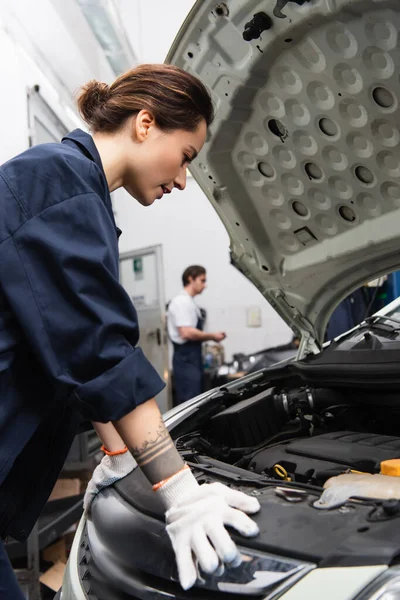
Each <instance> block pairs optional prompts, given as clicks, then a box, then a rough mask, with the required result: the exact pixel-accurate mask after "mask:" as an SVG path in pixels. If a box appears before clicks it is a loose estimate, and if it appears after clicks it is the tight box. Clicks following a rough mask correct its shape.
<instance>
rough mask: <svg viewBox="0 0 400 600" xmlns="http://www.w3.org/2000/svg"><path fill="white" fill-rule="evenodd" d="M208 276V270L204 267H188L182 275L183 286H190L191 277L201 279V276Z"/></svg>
mask: <svg viewBox="0 0 400 600" xmlns="http://www.w3.org/2000/svg"><path fill="white" fill-rule="evenodd" d="M205 274H206V270H205V268H204V267H201V266H200V265H191V266H190V267H187V269H185V270H184V271H183V275H182V282H183V285H184V286H186V285H189V283H190V281H189V277H191V278H192V279H196V278H197V277H200V275H205Z"/></svg>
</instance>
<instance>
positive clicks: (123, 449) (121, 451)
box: [101, 446, 128, 456]
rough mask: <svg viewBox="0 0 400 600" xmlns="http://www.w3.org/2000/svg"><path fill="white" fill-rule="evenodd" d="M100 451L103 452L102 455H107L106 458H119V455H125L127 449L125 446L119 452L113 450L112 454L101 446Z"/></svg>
mask: <svg viewBox="0 0 400 600" xmlns="http://www.w3.org/2000/svg"><path fill="white" fill-rule="evenodd" d="M101 450H103V452H104V454H107V456H119V455H120V454H125V453H126V452H128V448H127V447H126V446H124V448H122V449H121V450H114V451H113V452H110V450H107V448H106V447H105V446H102V447H101Z"/></svg>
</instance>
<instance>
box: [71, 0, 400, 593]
mask: <svg viewBox="0 0 400 600" xmlns="http://www.w3.org/2000/svg"><path fill="white" fill-rule="evenodd" d="M399 31H400V2H399V0H227V1H226V2H222V3H219V4H218V3H217V2H212V1H209V0H200V1H198V2H197V3H196V4H195V6H194V8H193V10H192V11H191V12H190V14H189V16H188V18H187V20H186V21H185V23H184V25H183V27H182V29H181V31H180V32H179V34H178V37H177V39H176V41H175V42H174V45H173V47H172V49H171V51H170V54H169V56H168V59H167V60H168V61H169V62H171V63H174V64H177V65H179V66H180V67H183V68H184V69H186V70H188V71H190V72H191V73H194V74H195V75H198V76H199V77H200V78H201V79H202V81H203V82H204V83H205V84H206V85H207V86H208V87H209V88H210V89H211V91H212V94H213V99H214V101H215V105H216V115H217V116H216V119H215V122H214V123H213V125H212V126H211V129H210V135H209V137H208V139H207V142H206V144H205V146H204V148H203V150H202V152H201V153H200V155H199V158H198V160H196V161H195V163H194V164H193V165H192V167H191V171H192V174H193V176H194V178H195V179H196V180H197V182H198V183H199V185H200V186H201V188H202V189H203V190H204V192H205V194H206V195H207V196H208V198H209V199H210V201H211V202H212V204H213V206H214V207H215V209H216V211H217V212H218V214H219V216H220V217H221V219H222V221H223V222H224V224H225V226H226V228H227V230H228V232H229V235H230V238H231V254H232V261H233V263H234V264H235V265H236V266H237V268H238V269H240V270H241V271H242V272H243V273H244V274H245V275H246V276H247V277H248V278H249V279H250V280H251V281H252V282H253V283H254V285H256V286H257V287H258V289H259V290H260V291H261V292H262V294H263V295H264V296H265V298H266V300H267V301H268V302H270V303H271V305H272V306H273V307H274V308H275V309H276V311H277V312H278V313H279V314H280V315H281V316H282V317H283V318H284V319H285V320H286V321H287V322H288V323H289V324H290V325H291V327H292V329H293V331H294V333H295V335H296V336H298V337H299V338H300V339H301V343H300V348H299V352H298V355H297V358H296V360H289V361H286V362H283V363H280V364H278V365H275V366H273V367H270V368H268V369H264V370H261V371H259V372H257V373H254V374H251V375H248V376H246V377H244V378H243V379H239V380H237V381H235V382H234V383H231V384H228V385H226V386H223V387H221V388H220V389H215V390H213V391H211V392H207V393H206V394H203V395H202V396H200V397H198V398H194V399H193V400H190V401H188V402H187V403H185V404H184V405H181V406H179V407H177V408H176V409H174V410H173V411H171V412H169V413H168V414H167V415H165V422H166V424H167V426H168V428H169V429H170V431H171V434H172V437H173V439H174V440H175V443H176V446H177V448H178V450H179V452H181V454H182V456H183V458H184V460H185V461H186V462H187V463H189V464H190V465H191V467H192V469H193V472H194V474H195V476H196V477H197V478H198V480H199V481H200V482H202V481H222V482H223V483H225V484H228V485H231V486H232V487H234V488H238V489H241V490H245V491H246V492H247V493H250V494H254V495H256V496H257V497H258V498H259V500H260V503H261V507H262V508H261V511H260V513H259V514H258V515H256V516H255V520H256V521H257V523H258V524H259V526H260V535H259V536H257V537H256V538H254V539H244V538H241V537H240V536H239V535H238V534H235V533H234V534H233V537H234V539H235V541H236V543H237V544H238V545H239V547H240V549H241V552H242V555H243V562H242V564H241V565H240V566H239V567H236V568H233V567H232V568H226V569H225V572H224V573H223V574H222V575H219V576H217V575H214V576H206V575H204V574H203V573H201V572H199V578H198V581H197V583H196V586H195V587H194V588H193V589H191V590H189V591H187V592H184V591H183V590H182V589H181V587H180V585H179V583H178V579H177V573H176V566H175V560H174V555H173V551H172V548H171V545H170V542H169V539H168V536H167V535H166V532H165V528H164V519H163V509H162V507H161V505H159V504H158V502H157V499H156V498H155V496H154V494H153V493H152V490H151V487H150V485H149V484H148V483H147V482H146V480H145V478H144V476H143V475H142V473H141V471H140V470H139V469H136V470H134V471H133V472H132V473H131V474H130V475H129V476H128V477H126V478H125V479H124V480H122V481H120V482H118V483H117V484H115V485H114V486H113V487H110V488H108V489H106V490H104V491H103V492H102V493H101V494H99V495H98V497H97V498H96V499H95V501H94V502H93V507H92V511H91V516H90V518H88V519H85V518H83V519H82V521H81V523H80V526H79V529H78V532H77V534H76V538H75V542H74V546H73V548H72V552H71V555H70V559H69V563H68V567H67V572H66V575H65V578H64V583H63V588H62V592H61V593H60V596H61V598H62V600H89V599H90V600H101V599H106V600H133V599H134V598H136V599H141V600H150V599H151V600H161V599H163V600H164V599H166V598H178V599H187V598H194V599H199V600H203V599H204V600H206V599H207V600H234V599H238V598H240V597H243V598H250V597H252V598H258V599H260V600H261V599H263V600H276V599H278V598H280V599H282V600H321V598H324V599H325V600H396V599H400V566H398V565H399V557H400V500H399V499H398V498H400V496H399V495H396V493H395V492H392V491H387V494H386V497H385V489H387V488H385V486H387V483H382V484H380V486H378V488H379V489H378V488H376V489H377V491H376V494H375V496H374V494H371V493H368V494H367V493H365V494H363V493H355V492H354V489H353V488H346V490H345V489H344V488H343V486H342V487H340V486H339V488H337V493H336V492H335V491H334V492H332V491H331V492H329V490H325V491H323V490H324V486H325V485H326V484H327V481H328V480H331V478H333V480H334V481H337V479H335V478H337V477H338V476H342V475H346V474H348V473H349V472H353V475H356V474H355V473H354V472H355V471H358V472H362V473H367V474H378V473H379V472H380V469H381V463H382V462H384V461H386V460H391V459H396V458H399V457H400V302H399V301H395V303H393V304H392V305H391V306H390V307H388V308H387V309H385V310H384V311H382V312H381V313H378V314H377V315H375V316H374V317H372V318H370V319H368V320H367V321H366V322H365V323H364V324H362V325H361V326H359V327H357V328H356V329H354V330H353V331H351V332H349V333H347V334H345V335H343V336H341V337H340V338H339V339H337V340H335V341H333V342H331V343H328V344H325V346H323V339H324V332H325V328H326V325H327V322H328V319H329V316H330V314H331V313H332V311H333V309H334V308H335V306H336V305H337V304H338V303H339V302H340V301H341V300H342V299H343V298H344V297H345V296H347V295H348V294H349V293H350V292H351V291H352V290H354V289H356V288H358V287H359V286H361V285H362V284H364V283H366V282H367V281H369V280H371V279H373V278H375V277H379V276H381V275H383V274H386V273H388V272H391V271H394V270H397V269H399V268H400V109H399V98H400V39H399ZM379 481H383V480H379ZM385 481H387V480H385ZM391 481H393V482H394V485H395V484H396V485H397V482H398V481H400V480H398V479H397V478H396V477H392V478H391Z"/></svg>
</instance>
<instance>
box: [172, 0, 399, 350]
mask: <svg viewBox="0 0 400 600" xmlns="http://www.w3.org/2000/svg"><path fill="white" fill-rule="evenodd" d="M398 31H400V4H399V2H398V0H380V1H378V0H359V1H357V0H262V1H256V0H253V1H249V0H229V1H227V2H226V3H220V4H218V3H217V2H215V1H209V0H199V1H198V2H196V4H195V5H194V7H193V9H192V11H191V12H190V14H189V16H188V17H187V19H186V21H185V23H184V24H183V26H182V28H181V30H180V32H179V34H178V36H177V38H176V40H175V42H174V44H173V46H172V48H171V50H170V53H169V55H168V57H167V62H170V63H173V64H176V65H178V66H180V67H182V68H183V69H185V70H187V71H189V72H191V73H193V74H195V75H197V76H198V77H199V78H200V79H201V80H202V81H203V82H204V83H205V84H206V85H207V86H208V88H209V89H210V90H211V92H212V97H213V101H214V104H215V108H216V118H215V121H214V123H213V124H212V126H211V127H210V131H209V136H208V139H207V141H206V143H205V145H204V148H203V149H202V151H201V153H200V155H199V158H198V160H196V161H195V163H194V164H193V165H192V166H191V172H192V174H193V177H194V178H195V179H196V181H197V182H198V184H199V185H200V187H201V188H202V190H203V191H204V192H205V194H206V195H207V197H208V198H209V200H210V201H211V203H212V205H213V206H214V208H215V210H216V211H217V213H218V215H219V216H220V218H221V219H222V221H223V223H224V225H225V227H226V229H227V231H228V233H229V236H230V240H231V253H232V261H233V263H234V264H235V265H236V266H237V267H238V268H239V269H240V270H241V271H242V272H243V273H244V274H245V275H246V276H247V277H248V278H249V279H250V280H251V281H252V282H253V283H254V284H255V285H256V286H257V288H258V289H259V290H260V291H261V293H262V294H263V295H264V297H265V298H266V299H267V300H268V301H269V302H270V304H271V305H272V306H273V307H274V308H275V309H276V311H277V312H278V313H279V314H280V316H281V317H283V319H284V320H285V321H286V322H287V323H288V324H289V325H290V326H291V327H292V329H293V330H294V332H295V333H296V334H297V335H301V336H302V344H301V351H300V355H301V354H305V353H307V352H308V351H314V352H317V351H318V350H319V348H320V347H321V344H322V341H323V337H324V332H325V328H326V325H327V322H328V319H329V316H330V314H331V313H332V311H333V310H334V308H335V306H336V305H337V304H338V303H339V302H340V301H341V300H342V299H343V298H344V297H346V296H347V295H348V294H349V293H350V292H351V291H352V290H353V289H356V288H357V287H359V286H360V285H362V284H364V283H366V282H367V281H369V280H371V279H373V278H375V277H376V276H379V275H382V274H384V273H387V272H390V271H393V270H395V269H397V268H398V267H399V266H400V253H399V224H400V219H399V217H400V215H399V211H400V152H399V142H400V133H399V112H398V110H399V109H398V98H399V97H400V84H399V77H398V72H399V66H400V51H399V45H398Z"/></svg>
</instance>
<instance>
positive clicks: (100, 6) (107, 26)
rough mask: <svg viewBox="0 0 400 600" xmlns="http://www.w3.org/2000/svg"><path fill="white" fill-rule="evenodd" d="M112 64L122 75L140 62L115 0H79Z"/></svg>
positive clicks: (115, 71)
mask: <svg viewBox="0 0 400 600" xmlns="http://www.w3.org/2000/svg"><path fill="white" fill-rule="evenodd" d="M77 2H78V4H79V6H80V7H81V9H82V12H83V14H84V15H85V17H86V20H87V22H88V23H89V26H90V28H91V29H92V31H93V33H94V35H95V36H96V38H97V40H98V42H99V44H100V46H101V47H102V48H103V50H104V54H105V55H106V58H107V60H108V62H109V63H110V65H111V68H112V70H113V71H114V73H115V75H120V74H121V73H124V72H125V71H127V70H128V69H131V68H132V67H134V66H135V64H137V63H138V60H137V57H136V56H135V53H134V52H133V50H132V46H131V45H130V43H129V40H128V38H127V36H126V33H125V28H124V25H123V23H122V21H121V18H120V15H119V13H118V10H117V8H116V6H115V4H114V1H113V0H77Z"/></svg>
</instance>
